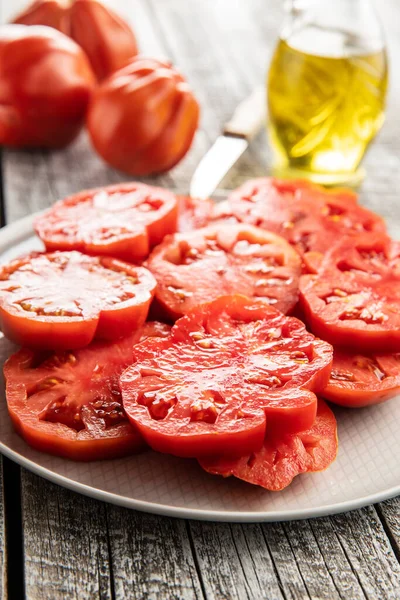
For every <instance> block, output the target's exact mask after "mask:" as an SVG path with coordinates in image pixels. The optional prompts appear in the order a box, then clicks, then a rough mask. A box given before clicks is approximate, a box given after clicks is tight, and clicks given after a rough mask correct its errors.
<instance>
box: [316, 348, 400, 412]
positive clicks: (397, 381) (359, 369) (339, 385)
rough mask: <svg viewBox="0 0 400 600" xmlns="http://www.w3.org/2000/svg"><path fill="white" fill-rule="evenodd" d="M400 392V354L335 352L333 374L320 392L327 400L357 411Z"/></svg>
mask: <svg viewBox="0 0 400 600" xmlns="http://www.w3.org/2000/svg"><path fill="white" fill-rule="evenodd" d="M399 392H400V354H361V353H357V354H352V353H350V352H345V351H341V350H336V349H335V350H334V352H333V364H332V372H331V376H330V379H329V382H328V385H327V386H326V388H325V389H324V391H323V392H322V395H323V396H324V398H326V399H327V400H330V401H331V402H334V403H335V404H340V405H341V406H350V407H354V408H358V407H361V406H369V405H371V404H379V403H380V402H385V400H389V398H393V396H395V395H396V394H398V393H399Z"/></svg>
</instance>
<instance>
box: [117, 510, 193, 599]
mask: <svg viewBox="0 0 400 600" xmlns="http://www.w3.org/2000/svg"><path fill="white" fill-rule="evenodd" d="M107 509H108V510H107V522H108V527H109V531H110V553H111V560H112V571H113V578H114V590H115V597H116V598H118V599H121V600H124V599H125V598H154V599H160V600H162V599H163V598H171V600H172V599H179V598H184V599H185V600H186V599H187V600H198V599H200V598H203V593H202V589H201V585H200V580H199V577H198V573H197V571H196V565H195V561H194V557H193V554H192V551H191V547H190V540H189V536H188V533H187V528H186V523H185V522H184V521H182V520H178V519H170V518H162V517H157V516H154V515H148V514H143V513H137V512H134V511H129V510H126V509H120V508H117V507H113V506H109V507H107Z"/></svg>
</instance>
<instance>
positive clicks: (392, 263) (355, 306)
mask: <svg viewBox="0 0 400 600" xmlns="http://www.w3.org/2000/svg"><path fill="white" fill-rule="evenodd" d="M300 303H301V306H302V309H303V311H304V314H305V318H306V321H307V322H308V323H309V325H310V326H311V329H312V331H313V332H314V333H315V334H316V335H319V336H320V337H322V338H323V339H326V340H328V341H329V342H330V343H331V344H333V345H334V346H347V347H349V348H353V349H354V350H356V351H358V350H359V349H360V348H362V350H363V351H367V352H382V353H387V352H397V351H399V350H400V244H399V243H395V242H392V241H391V240H390V239H389V238H387V237H386V236H384V235H378V234H375V235H371V234H370V235H363V236H358V237H356V238H347V239H344V240H343V241H342V242H341V243H339V244H338V245H337V246H336V247H334V248H333V250H332V251H331V252H329V253H327V254H326V256H325V258H324V260H323V261H322V262H321V266H320V270H319V273H318V274H317V275H304V276H302V278H301V281H300Z"/></svg>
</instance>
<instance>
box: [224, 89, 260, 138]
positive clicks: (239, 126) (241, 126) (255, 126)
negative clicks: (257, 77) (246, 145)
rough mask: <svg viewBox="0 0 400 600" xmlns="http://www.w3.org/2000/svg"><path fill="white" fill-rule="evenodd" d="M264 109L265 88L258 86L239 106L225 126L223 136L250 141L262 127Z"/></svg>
mask: <svg viewBox="0 0 400 600" xmlns="http://www.w3.org/2000/svg"><path fill="white" fill-rule="evenodd" d="M265 108H266V94H265V88H264V87H263V86H261V85H260V86H259V87H256V89H255V90H254V91H253V92H252V94H251V95H250V96H249V97H248V98H246V99H245V100H243V102H241V103H240V104H239V106H238V107H237V109H236V110H235V112H234V113H233V115H232V118H231V119H230V120H229V121H228V123H227V124H226V125H225V127H224V130H223V132H224V134H225V135H233V136H235V137H242V138H245V139H247V140H251V139H252V138H253V137H254V136H255V135H256V134H257V133H258V132H259V131H260V129H261V128H262V127H263V125H264V120H265Z"/></svg>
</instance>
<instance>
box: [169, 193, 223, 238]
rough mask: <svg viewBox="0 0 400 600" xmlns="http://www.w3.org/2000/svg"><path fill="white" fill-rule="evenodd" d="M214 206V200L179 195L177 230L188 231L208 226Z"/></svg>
mask: <svg viewBox="0 0 400 600" xmlns="http://www.w3.org/2000/svg"><path fill="white" fill-rule="evenodd" d="M213 208H214V202H213V201H212V200H208V199H207V200H201V199H199V198H192V197H191V196H178V226H177V231H180V232H186V231H193V230H194V229H200V228H201V227H206V225H208V222H209V220H210V216H211V213H212V211H213Z"/></svg>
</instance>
